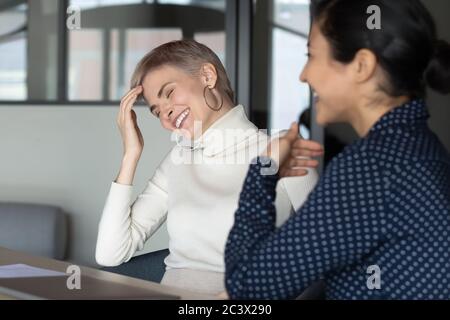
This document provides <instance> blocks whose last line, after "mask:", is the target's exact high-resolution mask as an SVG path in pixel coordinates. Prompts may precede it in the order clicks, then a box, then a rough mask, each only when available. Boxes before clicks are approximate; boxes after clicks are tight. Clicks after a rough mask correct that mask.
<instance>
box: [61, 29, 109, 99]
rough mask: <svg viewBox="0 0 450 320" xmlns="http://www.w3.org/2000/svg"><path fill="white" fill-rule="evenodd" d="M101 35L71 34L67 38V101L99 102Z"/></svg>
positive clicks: (92, 32) (99, 33)
mask: <svg viewBox="0 0 450 320" xmlns="http://www.w3.org/2000/svg"><path fill="white" fill-rule="evenodd" d="M102 39H103V33H102V32H101V31H97V30H78V31H76V32H75V31H74V32H71V34H70V38H69V81H68V82H69V100H72V101H73V100H91V101H94V100H101V99H102V94H103V91H102V82H103V56H102V48H103V46H102Z"/></svg>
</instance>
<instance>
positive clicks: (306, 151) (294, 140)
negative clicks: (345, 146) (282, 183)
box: [264, 123, 324, 178]
mask: <svg viewBox="0 0 450 320" xmlns="http://www.w3.org/2000/svg"><path fill="white" fill-rule="evenodd" d="M323 154H324V150H323V147H322V146H321V145H320V144H319V143H317V142H315V141H311V140H304V139H303V138H302V137H300V136H299V126H298V124H297V123H293V124H292V125H291V128H290V129H289V131H288V132H287V133H286V134H285V135H283V136H281V137H280V138H276V139H274V140H273V141H272V142H271V143H270V145H269V147H268V148H267V150H266V152H265V154H264V155H267V156H269V157H271V158H272V159H273V160H275V161H276V162H277V163H278V165H279V176H280V177H282V178H283V177H301V176H305V175H307V174H308V171H307V170H306V169H307V168H316V167H317V166H318V165H319V162H318V161H317V160H314V159H312V157H318V156H322V155H323Z"/></svg>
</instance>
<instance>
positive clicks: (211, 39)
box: [194, 31, 226, 66]
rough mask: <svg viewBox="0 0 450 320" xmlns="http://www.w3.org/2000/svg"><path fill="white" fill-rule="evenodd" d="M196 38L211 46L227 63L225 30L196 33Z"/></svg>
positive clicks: (223, 62)
mask: <svg viewBox="0 0 450 320" xmlns="http://www.w3.org/2000/svg"><path fill="white" fill-rule="evenodd" d="M194 39H195V40H196V41H198V42H200V43H203V44H204V45H207V46H208V47H209V48H211V49H212V50H213V51H214V52H215V53H216V54H217V55H218V56H219V58H220V60H221V61H222V64H223V65H224V66H225V65H226V60H225V58H226V57H225V53H226V52H225V50H226V34H225V31H223V32H199V33H196V34H195V35H194Z"/></svg>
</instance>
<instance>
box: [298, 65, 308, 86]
mask: <svg viewBox="0 0 450 320" xmlns="http://www.w3.org/2000/svg"><path fill="white" fill-rule="evenodd" d="M300 82H305V83H306V82H308V79H307V78H306V67H304V68H303V70H302V72H301V73H300Z"/></svg>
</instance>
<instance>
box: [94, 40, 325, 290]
mask: <svg viewBox="0 0 450 320" xmlns="http://www.w3.org/2000/svg"><path fill="white" fill-rule="evenodd" d="M132 88H133V89H132V90H131V91H130V92H129V93H128V94H127V95H126V96H125V97H124V98H123V100H122V103H121V106H120V112H119V115H118V119H117V121H118V125H119V129H120V132H121V135H122V140H123V144H124V156H123V161H122V167H121V169H120V173H119V175H118V177H117V179H116V180H115V181H114V182H113V183H112V185H111V189H110V192H109V195H108V198H107V200H106V204H105V207H104V210H103V215H102V218H101V221H100V225H99V232H98V241H97V249H96V260H97V262H98V263H99V264H100V265H104V266H118V265H120V264H122V263H125V262H127V261H129V260H130V259H131V258H132V257H133V255H134V254H135V253H136V252H137V251H139V250H141V249H142V248H143V247H144V244H145V242H146V241H147V240H148V239H149V238H150V237H151V236H152V234H153V233H154V232H155V231H156V230H157V229H158V228H159V227H160V226H161V225H162V223H163V222H164V221H165V220H167V228H168V233H169V239H170V242H169V250H170V255H169V256H168V257H167V258H166V260H165V264H166V273H165V275H164V278H163V280H162V283H163V284H166V285H171V286H176V287H182V288H185V289H190V290H192V291H197V292H202V293H209V294H217V293H220V292H223V291H224V290H225V286H224V270H225V266H224V250H225V242H226V239H227V236H228V233H229V231H230V229H231V227H232V225H233V222H234V213H235V211H236V209H237V207H238V199H239V194H240V190H241V187H242V185H243V182H244V178H245V175H246V173H247V171H248V168H249V165H250V160H251V159H253V158H254V157H255V156H256V155H258V154H259V151H261V147H265V146H266V142H267V141H266V140H267V136H266V135H265V134H264V133H262V132H260V131H259V130H258V129H257V128H256V126H255V125H254V124H253V123H251V122H250V121H249V120H248V119H247V117H246V114H245V111H244V107H243V106H242V105H238V106H235V104H234V103H233V101H234V93H233V91H232V89H231V86H230V82H229V80H228V77H227V75H226V72H225V69H224V67H223V65H222V63H221V62H220V60H219V58H218V57H217V56H216V55H215V54H214V53H213V52H212V51H211V50H210V49H209V48H207V47H206V46H204V45H202V44H199V43H197V42H195V41H190V40H184V41H176V42H171V43H168V44H165V45H162V46H161V47H158V48H156V49H155V50H153V51H152V52H150V53H149V54H148V55H147V56H145V57H144V58H143V59H142V61H141V62H140V63H139V65H138V66H137V68H136V71H135V74H134V76H133V80H132ZM139 98H143V99H144V100H145V102H146V103H147V104H148V106H149V107H150V111H151V112H152V114H153V115H154V116H156V117H158V118H159V120H160V122H161V125H162V127H163V128H165V129H167V130H169V131H172V132H179V133H180V137H181V138H182V139H180V141H181V142H183V143H179V144H177V145H176V146H175V147H174V148H173V150H172V151H171V152H170V154H169V155H168V156H167V157H166V159H164V160H163V161H162V163H161V165H160V166H159V168H158V169H157V170H156V172H155V174H154V176H153V178H151V179H150V180H149V182H148V185H147V187H146V188H145V190H144V191H143V192H142V193H141V194H140V195H139V196H138V197H137V199H135V200H134V199H132V192H133V186H132V185H133V180H134V176H135V172H136V167H137V164H138V162H139V159H140V157H141V154H142V151H143V148H144V139H143V136H142V134H141V132H140V130H139V127H138V125H137V117H136V113H135V112H134V111H133V104H134V103H135V102H136V101H137V99H139ZM196 124H201V126H198V125H196ZM230 132H231V133H235V134H231V136H230ZM224 137H227V138H225V139H224ZM307 147H308V146H305V148H307ZM310 147H311V149H313V150H316V151H313V152H312V153H311V155H318V154H320V153H321V150H320V146H317V145H316V144H314V143H312V144H311V146H310ZM193 158H195V159H197V160H198V159H200V160H201V161H193V162H192V161H179V160H180V159H184V160H186V159H193ZM230 159H234V161H230ZM242 159H244V160H245V161H241V160H242ZM290 165H291V166H292V167H294V168H298V167H303V168H305V167H308V168H309V169H307V170H304V169H302V170H297V175H298V176H302V175H303V176H302V177H294V178H286V179H283V180H282V181H281V183H280V184H279V188H278V196H277V199H276V204H277V207H278V208H279V213H280V214H279V216H278V225H280V224H282V223H283V222H284V221H285V220H286V219H287V218H288V216H289V215H290V213H291V212H292V210H291V209H298V208H299V207H300V206H301V204H302V203H303V202H304V201H305V199H306V197H307V195H308V194H309V192H310V191H311V190H312V188H313V187H314V186H315V184H316V181H317V174H316V172H315V170H314V169H311V168H312V167H314V166H315V165H317V163H316V162H315V161H312V160H302V159H297V160H296V159H292V162H291V163H290ZM291 199H292V201H291ZM133 200H134V201H133Z"/></svg>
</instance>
